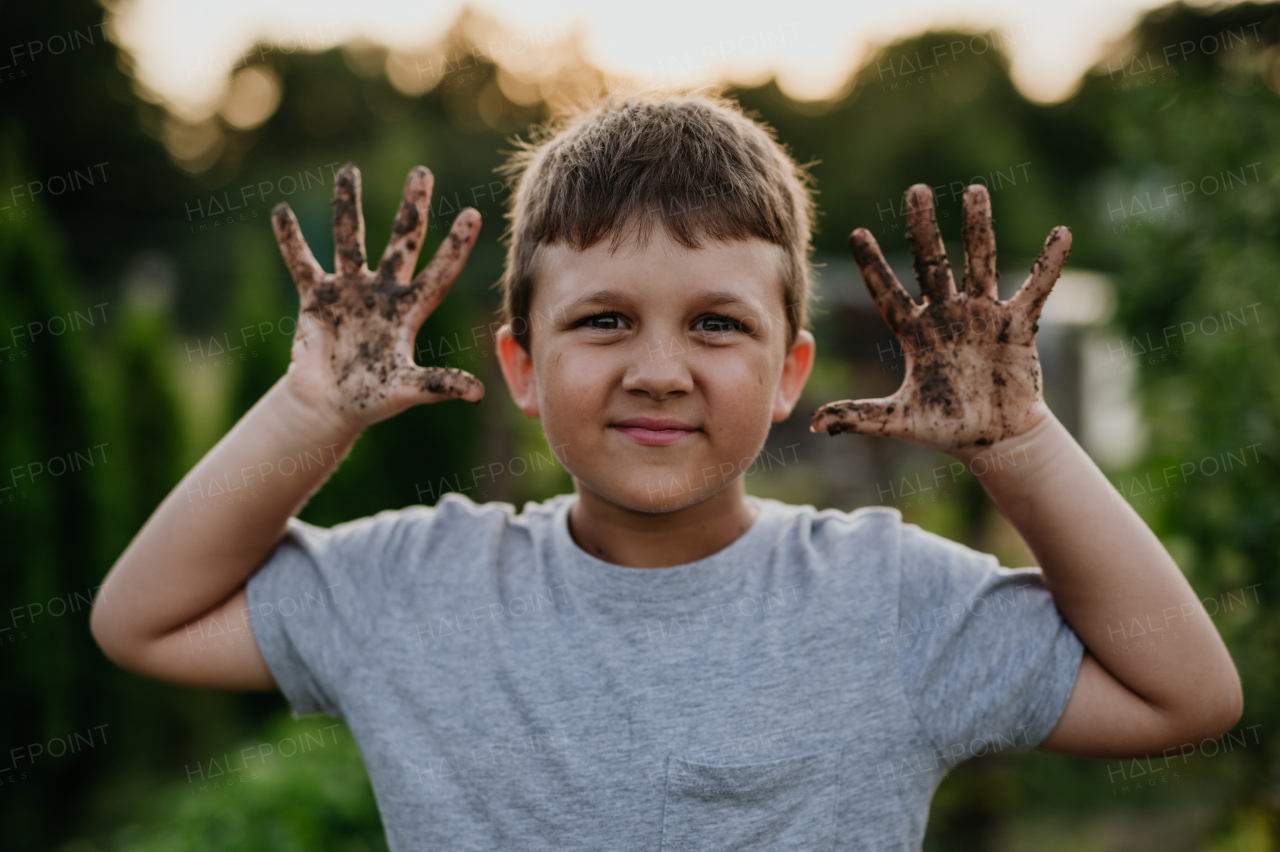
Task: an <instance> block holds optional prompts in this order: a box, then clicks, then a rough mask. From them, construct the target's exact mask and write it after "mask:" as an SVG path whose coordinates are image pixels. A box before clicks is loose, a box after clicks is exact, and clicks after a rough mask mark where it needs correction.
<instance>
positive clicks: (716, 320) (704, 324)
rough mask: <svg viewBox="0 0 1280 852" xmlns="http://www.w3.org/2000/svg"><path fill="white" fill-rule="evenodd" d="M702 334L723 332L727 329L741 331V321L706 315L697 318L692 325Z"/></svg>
mask: <svg viewBox="0 0 1280 852" xmlns="http://www.w3.org/2000/svg"><path fill="white" fill-rule="evenodd" d="M694 328H696V329H697V330H699V331H701V332H703V333H704V334H724V333H725V332H729V331H743V330H744V328H743V326H742V323H740V322H738V321H737V320H736V319H732V318H730V317H722V316H707V317H703V318H702V319H700V320H698V322H697V324H696V325H695V326H694Z"/></svg>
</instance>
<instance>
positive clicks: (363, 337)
mask: <svg viewBox="0 0 1280 852" xmlns="http://www.w3.org/2000/svg"><path fill="white" fill-rule="evenodd" d="M431 186H432V176H431V172H430V171H428V170H427V169H425V168H424V167H422V166H418V167H416V168H415V169H413V171H411V172H409V179H408V180H407V181H405V185H404V200H403V201H401V202H400V210H399V212H398V213H397V214H396V220H395V226H394V228H393V229H392V234H391V240H390V242H389V243H388V244H387V250H386V251H385V252H384V253H383V255H382V260H381V261H380V262H379V263H378V268H377V270H376V271H372V272H371V271H370V270H369V269H368V267H367V265H366V260H365V248H364V214H363V213H362V211H361V209H360V170H359V169H357V168H356V167H355V165H353V164H351V163H348V164H347V165H346V166H344V167H343V168H342V170H341V171H339V172H338V173H337V175H336V178H335V180H334V189H333V242H334V265H335V271H334V272H333V273H332V274H330V273H328V272H325V271H324V269H322V268H321V267H320V264H319V263H317V262H316V259H315V256H314V255H312V253H311V249H310V248H309V247H308V246H307V243H306V240H304V239H303V237H302V232H301V231H300V230H299V228H298V220H297V219H296V218H295V217H294V215H293V211H292V210H290V209H289V205H288V204H280V205H278V206H277V207H276V208H275V209H274V210H273V211H272V212H271V224H272V226H273V227H274V228H275V232H276V240H277V241H278V242H279V243H280V251H281V252H282V253H283V254H284V259H285V263H286V264H287V265H288V267H289V274H290V275H292V276H293V281H294V283H295V284H296V285H297V287H298V296H299V299H300V302H301V306H300V312H299V317H298V330H297V333H296V334H295V335H294V338H293V352H292V357H293V361H292V363H291V364H290V365H289V371H288V373H287V374H286V382H287V383H288V384H289V386H290V389H291V390H292V391H293V393H294V394H295V395H296V396H297V397H298V399H300V400H301V401H302V402H303V403H305V404H307V405H309V406H311V407H313V408H314V409H315V410H316V411H318V412H319V413H320V414H322V415H323V416H325V417H330V418H332V417H335V416H336V418H337V419H338V420H339V421H340V422H342V423H343V424H344V425H346V426H349V427H351V428H353V429H357V430H358V429H363V428H364V427H366V426H369V425H371V424H373V423H376V422H378V421H379V420H385V419H386V418H388V417H391V416H392V415H395V414H398V413H399V412H401V411H403V410H404V409H406V408H409V407H410V406H413V405H418V404H420V403H425V402H437V401H439V400H442V399H454V398H462V399H466V400H470V401H472V402H478V401H479V400H480V398H481V397H483V396H484V386H483V385H481V384H480V381H479V380H478V379H477V378H476V377H475V376H473V375H471V374H470V373H467V372H464V371H463V370H456V369H444V368H440V367H426V368H424V367H419V366H418V365H417V364H415V363H414V361H413V345H414V338H415V336H416V335H417V332H418V329H419V328H420V327H421V326H422V323H423V322H424V321H425V320H426V318H427V316H428V315H429V314H430V313H431V312H432V311H433V310H435V308H436V306H437V305H438V304H440V300H441V299H443V298H444V296H445V294H446V293H448V292H449V287H450V285H452V284H453V281H454V279H455V278H457V277H458V273H459V272H461V271H462V266H463V264H464V263H465V262H466V260H467V255H468V254H469V253H470V251H471V246H472V245H473V244H474V243H475V240H476V235H477V233H478V232H479V230H480V214H479V213H477V212H476V211H475V210H472V209H470V208H468V209H466V210H463V211H462V212H461V213H459V214H458V217H457V219H455V220H454V223H453V227H452V228H451V229H450V231H449V234H448V236H447V237H446V238H445V240H444V242H442V243H441V245H440V248H439V250H438V251H437V252H436V254H435V257H434V258H432V260H431V262H430V263H429V264H427V266H426V267H425V268H424V269H423V270H422V271H421V272H420V273H418V275H417V276H416V277H413V267H414V265H415V264H416V263H417V260H418V252H419V250H420V249H421V247H422V240H423V237H425V236H426V233H427V212H428V205H429V200H430V198H431ZM411 278H412V280H410V279H411Z"/></svg>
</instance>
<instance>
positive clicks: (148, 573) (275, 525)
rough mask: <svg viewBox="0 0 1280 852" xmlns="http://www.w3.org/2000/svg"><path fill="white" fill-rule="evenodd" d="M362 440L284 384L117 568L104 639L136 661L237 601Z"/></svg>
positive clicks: (100, 632)
mask: <svg viewBox="0 0 1280 852" xmlns="http://www.w3.org/2000/svg"><path fill="white" fill-rule="evenodd" d="M358 435H359V432H351V431H350V428H349V427H343V426H342V425H341V424H340V423H339V422H338V421H336V420H332V419H328V418H324V417H321V416H318V415H317V413H315V412H314V411H312V410H311V409H309V408H308V407H307V406H306V405H304V404H303V403H301V402H300V401H299V400H298V399H297V398H296V397H295V396H294V395H293V394H292V393H291V392H290V390H289V388H288V385H287V384H286V379H285V378H283V377H282V378H281V379H280V381H278V382H276V384H275V385H273V386H272V388H271V389H270V390H269V391H268V392H267V393H266V394H265V395H264V396H263V397H262V399H260V400H258V402H257V403H256V404H255V405H254V406H253V408H251V409H250V410H249V411H248V412H247V413H246V414H245V415H244V417H242V418H241V419H240V421H239V422H238V423H236V425H235V426H234V427H233V428H232V429H231V431H230V432H228V433H227V434H226V435H225V436H224V437H223V438H222V440H221V441H219V442H218V443H217V445H216V446H214V447H213V449H211V450H210V451H209V452H208V453H207V454H206V455H205V456H204V458H202V459H201V460H200V462H199V463H198V464H197V465H196V466H195V467H194V468H192V470H191V471H190V472H188V473H187V475H186V476H184V477H183V478H182V481H180V482H179V483H178V485H177V486H176V487H175V488H174V489H173V491H171V492H170V493H169V495H168V496H167V497H166V498H165V499H164V501H163V502H162V503H161V504H160V505H159V507H157V508H156V510H155V512H153V513H152V515H151V517H150V518H149V519H148V520H147V522H146V524H144V525H143V527H142V529H141V530H140V531H139V532H138V534H137V535H136V536H135V537H134V539H133V541H132V542H131V543H130V544H129V546H128V548H126V549H125V552H124V553H123V554H122V555H121V556H120V558H119V559H118V560H117V561H116V564H115V565H114V566H113V567H112V569H111V571H110V573H108V575H107V578H106V580H105V581H104V582H103V585H102V588H101V590H100V591H99V593H98V600H97V601H96V603H95V607H94V613H93V617H92V626H93V631H94V635H95V636H96V637H97V638H98V641H99V642H100V643H101V644H102V645H103V647H104V650H107V652H108V653H109V654H112V655H113V656H120V655H127V654H128V653H129V651H130V649H134V648H137V647H140V646H141V645H145V644H146V643H147V642H149V641H154V640H156V639H158V638H160V637H161V636H163V635H165V634H166V633H169V632H170V631H172V630H174V629H175V628H178V627H180V626H181V625H183V624H185V623H187V622H189V621H191V620H192V619H195V618H197V617H198V616H200V615H201V614H203V613H205V612H207V611H208V610H209V609H211V608H212V607H214V606H216V605H217V604H219V603H220V602H222V601H223V600H225V599H226V598H227V597H228V596H230V595H231V594H232V593H233V592H235V590H236V589H238V588H239V587H240V585H241V584H242V583H243V582H244V581H245V579H246V578H247V577H248V576H249V575H250V574H252V573H253V571H254V570H256V569H257V568H258V567H259V566H260V565H261V564H262V562H263V561H264V560H265V559H266V557H267V556H268V555H269V554H270V552H271V549H272V548H273V547H274V546H275V545H276V543H277V542H278V541H279V540H280V538H281V536H282V535H283V533H284V531H285V527H286V522H287V521H288V519H289V518H290V517H292V516H293V515H294V514H295V513H297V512H298V511H299V510H300V509H301V508H302V506H303V504H304V503H305V502H306V500H307V499H308V498H309V497H310V496H311V495H312V494H313V493H315V491H316V490H317V489H318V488H319V487H320V485H321V484H322V483H323V482H324V481H325V480H326V479H327V478H328V477H329V475H330V474H331V473H332V472H333V471H334V469H335V468H336V467H337V465H338V463H339V462H340V461H341V460H342V459H343V458H344V457H345V456H346V454H347V452H348V451H349V450H350V448H351V446H352V444H353V443H354V442H355V439H356V438H357V437H358Z"/></svg>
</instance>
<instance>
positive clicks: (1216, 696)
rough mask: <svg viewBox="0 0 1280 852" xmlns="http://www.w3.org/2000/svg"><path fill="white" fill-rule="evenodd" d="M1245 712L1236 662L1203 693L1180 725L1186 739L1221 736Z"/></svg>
mask: <svg viewBox="0 0 1280 852" xmlns="http://www.w3.org/2000/svg"><path fill="white" fill-rule="evenodd" d="M1243 715H1244V690H1243V689H1242V688H1241V685H1240V675H1239V674H1238V673H1237V672H1236V669H1235V666H1234V665H1233V666H1230V670H1229V671H1227V672H1224V673H1223V676H1222V678H1221V680H1220V681H1219V682H1218V683H1217V684H1216V685H1215V686H1214V687H1213V688H1211V689H1206V690H1205V691H1204V692H1203V693H1202V698H1201V700H1200V701H1199V702H1198V703H1197V706H1196V707H1195V709H1194V710H1193V711H1192V713H1190V714H1189V717H1188V719H1187V721H1186V722H1185V723H1184V724H1183V725H1181V726H1179V727H1181V728H1182V731H1181V735H1182V739H1183V741H1184V742H1190V741H1194V742H1204V741H1205V740H1216V739H1219V738H1220V737H1222V736H1225V735H1226V733H1227V732H1228V731H1230V730H1231V729H1232V728H1234V727H1235V726H1236V725H1238V724H1239V723H1240V718H1241V717H1242V716H1243Z"/></svg>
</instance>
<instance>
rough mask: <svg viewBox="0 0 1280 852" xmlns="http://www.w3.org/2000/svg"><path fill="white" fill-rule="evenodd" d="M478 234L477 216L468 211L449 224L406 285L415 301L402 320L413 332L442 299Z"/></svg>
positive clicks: (478, 217) (464, 262)
mask: <svg viewBox="0 0 1280 852" xmlns="http://www.w3.org/2000/svg"><path fill="white" fill-rule="evenodd" d="M479 234H480V214H479V213H478V212H476V211H475V210H473V209H472V208H470V207H468V208H467V209H465V210H463V211H462V212H461V213H459V214H458V218H456V219H454V220H453V227H451V228H450V229H449V233H448V235H447V236H446V237H445V238H444V241H443V242H441V243H440V248H438V249H436V254H435V257H433V258H431V262H430V263H428V264H427V265H426V266H424V267H423V268H422V271H421V272H419V273H418V274H417V276H415V277H414V279H413V283H412V284H411V285H410V287H412V288H413V289H414V290H415V291H416V292H417V301H416V302H414V304H413V307H412V308H411V309H410V310H409V312H408V314H407V316H406V317H405V323H406V325H407V326H408V327H410V328H414V329H416V328H417V327H418V326H420V325H421V324H422V322H423V321H424V320H426V318H427V317H428V316H430V315H431V312H432V311H434V310H435V309H436V306H437V305H439V304H440V301H441V300H442V299H444V297H445V294H447V293H448V292H449V288H450V287H451V286H453V282H454V279H456V278H457V277H458V273H460V272H462V267H463V266H464V265H465V264H466V262H467V256H468V255H470V254H471V247H472V246H474V245H475V243H476V237H477V236H479Z"/></svg>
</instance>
